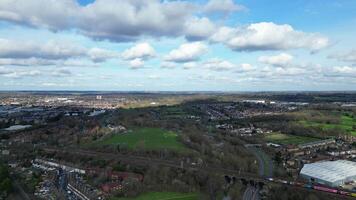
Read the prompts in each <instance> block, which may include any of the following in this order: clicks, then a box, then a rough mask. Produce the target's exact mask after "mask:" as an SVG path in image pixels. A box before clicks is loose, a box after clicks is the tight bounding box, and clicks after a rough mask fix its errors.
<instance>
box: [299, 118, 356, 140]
mask: <svg viewBox="0 0 356 200" xmlns="http://www.w3.org/2000/svg"><path fill="white" fill-rule="evenodd" d="M300 123H301V124H303V125H304V126H308V127H320V128H322V129H325V130H328V129H335V128H336V129H341V130H344V131H346V132H347V133H350V134H352V135H355V136H356V129H354V128H353V126H356V118H352V117H350V116H346V115H342V116H341V120H340V124H326V123H318V122H313V121H300Z"/></svg>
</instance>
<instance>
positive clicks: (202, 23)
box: [185, 17, 217, 40]
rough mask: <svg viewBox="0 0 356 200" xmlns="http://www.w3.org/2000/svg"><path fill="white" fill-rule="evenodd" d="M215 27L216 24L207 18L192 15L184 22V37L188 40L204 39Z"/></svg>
mask: <svg viewBox="0 0 356 200" xmlns="http://www.w3.org/2000/svg"><path fill="white" fill-rule="evenodd" d="M216 28H217V27H216V25H215V24H214V23H213V22H211V21H210V20H209V19H208V18H206V17H203V18H197V17H194V18H192V19H190V20H188V21H187V22H186V24H185V37H186V38H187V39H188V40H204V39H207V38H209V37H210V36H211V35H212V34H213V33H214V32H215V31H216Z"/></svg>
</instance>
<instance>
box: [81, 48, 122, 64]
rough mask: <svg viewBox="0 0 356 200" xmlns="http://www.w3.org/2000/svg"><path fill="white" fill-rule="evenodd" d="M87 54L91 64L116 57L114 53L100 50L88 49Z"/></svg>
mask: <svg viewBox="0 0 356 200" xmlns="http://www.w3.org/2000/svg"><path fill="white" fill-rule="evenodd" d="M87 54H88V56H89V58H90V59H91V60H92V61H93V62H104V61H106V60H107V59H111V58H117V57H118V54H117V53H116V52H113V51H110V50H106V49H100V48H92V49H89V50H88V52H87Z"/></svg>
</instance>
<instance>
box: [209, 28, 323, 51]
mask: <svg viewBox="0 0 356 200" xmlns="http://www.w3.org/2000/svg"><path fill="white" fill-rule="evenodd" d="M211 41H212V42H222V43H224V44H225V45H227V46H228V47H230V48H231V49H233V50H235V51H257V50H284V49H298V48H304V49H308V50H310V51H311V52H316V51H318V50H320V49H323V48H325V47H327V46H328V45H329V39H328V38H327V37H324V36H321V35H320V34H316V33H305V32H302V31H297V30H294V29H293V27H292V26H290V25H288V24H283V25H278V24H274V23H272V22H261V23H255V24H250V25H249V26H247V27H238V28H235V29H232V28H229V27H221V28H220V29H219V30H218V31H217V32H216V33H215V34H214V35H212V36H211Z"/></svg>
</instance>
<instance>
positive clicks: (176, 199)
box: [111, 192, 199, 200]
mask: <svg viewBox="0 0 356 200" xmlns="http://www.w3.org/2000/svg"><path fill="white" fill-rule="evenodd" d="M198 198H199V195H198V194H195V193H186V194H185V193H175V192H149V193H146V194H143V195H140V196H138V197H136V198H112V199H111V200H198Z"/></svg>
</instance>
